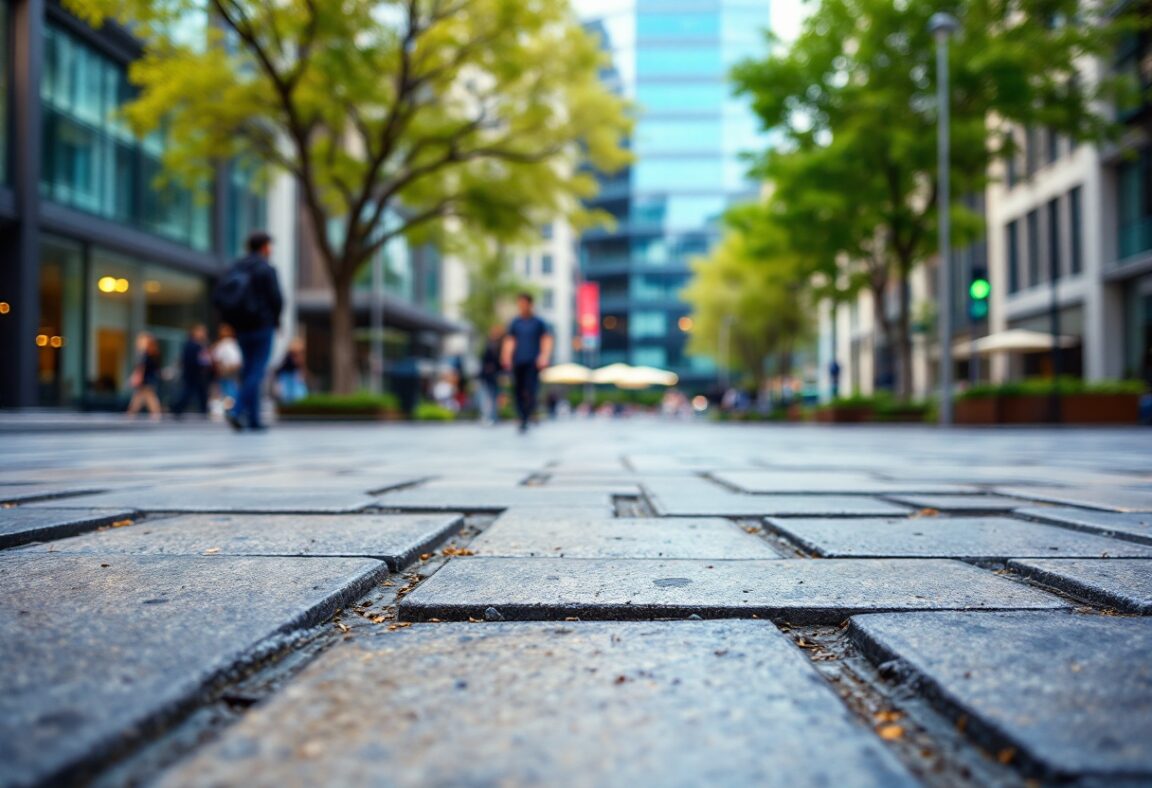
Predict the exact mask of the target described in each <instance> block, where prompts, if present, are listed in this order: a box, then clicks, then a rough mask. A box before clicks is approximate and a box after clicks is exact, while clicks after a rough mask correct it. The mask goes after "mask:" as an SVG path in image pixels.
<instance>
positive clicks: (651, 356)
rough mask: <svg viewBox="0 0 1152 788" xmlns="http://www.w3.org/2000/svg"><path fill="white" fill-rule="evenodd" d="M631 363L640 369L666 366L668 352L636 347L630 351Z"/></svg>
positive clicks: (662, 349)
mask: <svg viewBox="0 0 1152 788" xmlns="http://www.w3.org/2000/svg"><path fill="white" fill-rule="evenodd" d="M632 363H633V364H635V365H637V366H640V367H660V368H663V367H666V366H668V351H667V350H666V349H665V348H662V347H638V348H634V349H633V350H632Z"/></svg>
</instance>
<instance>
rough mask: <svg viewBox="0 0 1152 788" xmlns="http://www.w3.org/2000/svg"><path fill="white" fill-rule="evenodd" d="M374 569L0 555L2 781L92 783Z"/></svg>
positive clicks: (359, 586) (363, 562)
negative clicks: (107, 763)
mask: <svg viewBox="0 0 1152 788" xmlns="http://www.w3.org/2000/svg"><path fill="white" fill-rule="evenodd" d="M384 571H385V566H384V564H382V563H380V562H379V561H372V560H368V559H359V558H357V559H346V558H330V559H326V558H230V557H220V556H213V557H195V558H193V557H169V556H125V555H109V556H98V555H85V556H76V555H71V556H63V555H44V554H29V553H25V552H17V553H6V554H4V555H0V599H3V600H4V604H3V605H0V664H3V665H4V670H3V671H0V764H3V765H2V766H0V782H3V783H5V784H8V785H25V784H34V783H50V782H51V783H55V784H62V783H66V782H72V781H76V780H78V779H79V776H80V775H83V774H90V771H89V770H88V769H89V767H90V766H91V765H93V764H96V763H99V762H101V761H104V760H106V759H108V758H109V757H112V756H114V755H115V754H116V753H118V752H121V751H123V750H124V749H125V748H126V747H128V746H130V745H131V744H132V743H133V742H134V741H135V740H137V739H139V738H140V737H141V736H142V735H146V734H147V733H148V732H149V731H152V730H154V729H155V728H156V726H158V725H160V724H162V723H164V722H165V721H167V720H169V719H171V718H172V717H173V716H174V715H176V714H178V713H180V712H181V711H182V710H184V709H186V708H187V707H188V704H190V703H192V702H194V701H196V700H197V699H198V698H199V697H200V696H201V695H202V694H203V693H204V692H205V690H206V688H207V687H209V685H210V684H211V683H212V682H213V681H214V680H216V679H218V678H219V677H220V676H221V675H222V674H224V673H225V672H226V671H228V670H230V669H232V668H233V667H234V666H235V665H236V664H237V663H238V662H241V661H242V660H243V659H244V658H245V655H246V654H247V653H249V652H250V651H251V650H252V649H253V648H255V647H256V646H257V645H258V644H261V643H262V642H265V641H267V640H268V639H269V638H271V637H273V636H275V635H277V634H279V633H284V632H287V631H290V630H292V629H296V628H299V627H303V626H309V625H313V624H317V623H319V622H320V621H322V620H324V619H325V618H326V617H327V616H328V615H330V614H331V613H332V611H333V610H335V609H336V608H338V607H339V606H341V605H342V604H344V602H346V601H348V600H350V599H353V598H355V597H357V596H359V595H361V594H362V593H364V592H365V591H366V590H367V589H368V588H369V587H370V585H371V583H372V582H374V581H375V580H376V579H377V578H378V577H379V576H380V575H381V573H382V572H384Z"/></svg>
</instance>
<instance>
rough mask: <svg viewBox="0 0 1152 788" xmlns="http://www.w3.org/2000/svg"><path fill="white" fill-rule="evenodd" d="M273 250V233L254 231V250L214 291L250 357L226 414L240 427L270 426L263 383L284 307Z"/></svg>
mask: <svg viewBox="0 0 1152 788" xmlns="http://www.w3.org/2000/svg"><path fill="white" fill-rule="evenodd" d="M271 254H272V236H270V235H268V233H266V232H264V231H263V230H258V231H256V232H254V233H252V234H251V235H250V236H248V255H247V256H246V257H243V258H241V259H239V260H237V261H236V262H235V263H234V264H233V265H232V268H231V269H229V271H228V273H227V274H225V276H224V278H223V279H222V280H220V283H219V284H218V285H217V286H216V289H215V291H214V292H213V293H212V302H213V303H214V304H215V306H216V308H217V309H218V310H219V311H220V317H221V318H222V319H223V320H224V322H226V323H228V324H229V325H230V326H232V328H234V329H235V330H236V341H237V342H238V343H239V345H240V353H241V355H242V356H243V357H244V366H243V368H242V370H241V372H240V396H239V397H237V399H236V404H235V406H234V407H233V409H232V410H231V411H229V412H228V413H227V414H225V415H226V416H227V418H228V423H229V424H231V425H232V428H233V429H234V430H236V431H237V432H239V431H240V430H243V429H244V428H245V427H248V428H249V429H251V430H254V431H259V430H263V429H264V425H263V424H262V423H261V422H260V389H261V386H263V384H264V376H265V375H266V374H267V372H268V361H269V359H270V358H271V356H272V341H273V339H274V337H275V335H276V331H277V329H279V327H280V312H281V310H282V309H283V308H284V297H283V295H282V294H281V292H280V281H279V279H278V278H277V276H276V269H275V268H273V267H272V265H271V263H269V262H268V258H269V257H270V256H271Z"/></svg>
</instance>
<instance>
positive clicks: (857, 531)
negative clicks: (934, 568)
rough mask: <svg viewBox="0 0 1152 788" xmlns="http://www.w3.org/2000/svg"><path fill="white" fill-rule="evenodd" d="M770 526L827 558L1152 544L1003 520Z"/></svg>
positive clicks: (1074, 551)
mask: <svg viewBox="0 0 1152 788" xmlns="http://www.w3.org/2000/svg"><path fill="white" fill-rule="evenodd" d="M767 522H768V524H769V526H770V527H772V528H773V529H774V530H776V531H778V532H779V533H781V534H783V535H785V536H787V537H788V538H789V539H792V540H793V541H795V542H796V543H797V544H798V545H800V546H801V547H802V548H804V549H805V550H808V551H810V552H811V553H813V554H814V555H819V556H825V557H828V558H959V559H965V560H970V561H1000V562H1003V561H1006V560H1008V559H1009V558H1035V557H1039V558H1058V557H1065V558H1107V557H1116V556H1143V557H1145V558H1152V545H1141V544H1135V543H1132V542H1122V541H1119V540H1117V539H1109V538H1107V537H1104V536H1099V535H1097V534H1089V533H1082V532H1077V531H1072V530H1069V529H1067V528H1058V527H1056V526H1052V525H1044V524H1043V523H1030V522H1023V521H1020V520H1011V519H1008V518H1006V517H915V518H900V519H894V518H886V519H880V518H875V519H804V518H770V519H769V520H768V521H767Z"/></svg>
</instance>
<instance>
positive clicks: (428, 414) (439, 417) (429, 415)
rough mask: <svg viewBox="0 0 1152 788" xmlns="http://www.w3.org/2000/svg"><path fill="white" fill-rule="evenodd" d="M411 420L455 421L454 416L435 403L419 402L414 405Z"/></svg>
mask: <svg viewBox="0 0 1152 788" xmlns="http://www.w3.org/2000/svg"><path fill="white" fill-rule="evenodd" d="M412 418H414V419H415V420H416V421H455V420H456V414H455V413H454V412H453V411H451V410H449V409H448V408H446V407H444V406H443V405H437V404H436V403H435V402H421V403H418V404H417V405H416V412H415V413H413V414H412Z"/></svg>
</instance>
